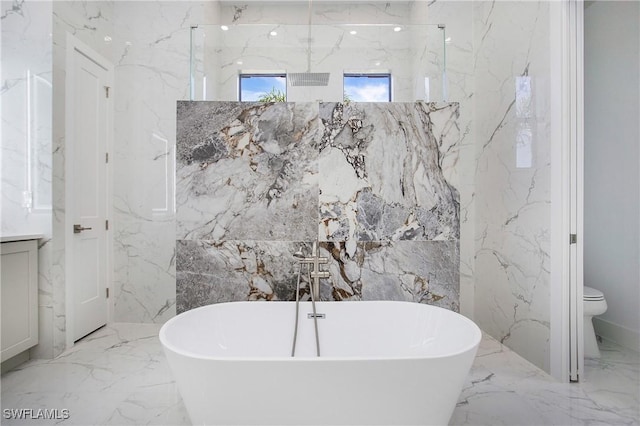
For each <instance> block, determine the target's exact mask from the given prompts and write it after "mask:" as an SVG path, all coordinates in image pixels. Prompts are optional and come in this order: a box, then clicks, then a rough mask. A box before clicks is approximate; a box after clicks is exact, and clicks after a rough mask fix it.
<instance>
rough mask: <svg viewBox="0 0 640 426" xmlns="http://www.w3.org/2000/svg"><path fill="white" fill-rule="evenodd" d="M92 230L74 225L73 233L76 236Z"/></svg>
mask: <svg viewBox="0 0 640 426" xmlns="http://www.w3.org/2000/svg"><path fill="white" fill-rule="evenodd" d="M89 229H91V228H83V227H82V225H73V233H74V234H79V233H81V232H82V231H88V230H89Z"/></svg>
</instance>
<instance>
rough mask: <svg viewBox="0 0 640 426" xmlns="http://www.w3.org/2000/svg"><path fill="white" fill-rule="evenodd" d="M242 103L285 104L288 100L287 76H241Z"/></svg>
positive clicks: (240, 98) (240, 95) (240, 97)
mask: <svg viewBox="0 0 640 426" xmlns="http://www.w3.org/2000/svg"><path fill="white" fill-rule="evenodd" d="M239 80H240V94H239V100H240V101H248V102H255V101H266V102H274V101H279V102H284V101H286V99H287V77H286V75H285V74H240V79H239Z"/></svg>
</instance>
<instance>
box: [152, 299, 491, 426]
mask: <svg viewBox="0 0 640 426" xmlns="http://www.w3.org/2000/svg"><path fill="white" fill-rule="evenodd" d="M316 310H317V313H318V314H325V316H326V317H325V318H323V319H318V329H319V336H320V351H321V353H320V357H319V358H318V357H316V343H315V334H314V327H313V319H309V318H308V313H310V312H311V303H310V302H301V303H300V323H299V326H298V339H297V344H296V346H297V349H296V356H295V357H294V358H291V345H292V340H293V330H294V318H295V302H232V303H221V304H216V305H209V306H204V307H202V308H197V309H193V310H191V311H187V312H184V313H182V314H180V315H178V316H176V317H174V318H172V319H171V320H169V321H167V323H166V324H165V325H164V326H163V327H162V329H161V330H160V341H161V342H162V345H163V347H164V351H165V354H166V356H167V358H168V361H169V366H170V368H171V370H172V372H173V374H174V376H175V379H176V382H177V385H178V389H179V391H180V393H181V395H182V399H183V400H184V404H185V406H186V408H187V411H188V413H189V416H190V417H191V421H192V422H193V423H194V424H198V425H201V424H210V425H431V424H438V425H444V424H447V423H448V421H449V418H450V417H451V414H452V413H453V410H454V408H455V405H456V402H457V399H458V396H459V394H460V391H461V390H462V386H463V384H464V381H465V378H466V376H467V374H468V372H469V369H470V368H471V364H472V363H473V359H474V357H475V354H476V350H477V348H478V344H479V343H480V338H481V333H480V329H479V328H478V327H477V326H476V325H475V324H474V323H473V322H472V321H470V320H468V319H467V318H465V317H463V316H462V315H459V314H457V313H455V312H452V311H448V310H446V309H442V308H437V307H434V306H429V305H424V304H418V303H409V302H318V303H316Z"/></svg>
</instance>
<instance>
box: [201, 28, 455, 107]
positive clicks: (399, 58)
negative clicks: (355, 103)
mask: <svg viewBox="0 0 640 426" xmlns="http://www.w3.org/2000/svg"><path fill="white" fill-rule="evenodd" d="M445 46H446V45H445V30H444V28H439V26H438V25H386V24H385V25H369V24H367V25H362V24H361V25H311V26H308V25H267V24H246V25H229V26H224V25H222V26H221V25H199V26H197V27H193V28H192V30H191V76H190V77H191V100H219V101H237V100H238V94H239V87H238V77H239V75H240V74H289V75H291V74H292V73H306V72H311V73H328V74H329V79H328V83H327V84H326V85H323V86H311V85H302V86H300V85H298V86H292V85H291V81H289V84H287V89H286V95H287V100H288V101H316V100H322V101H326V102H338V101H342V100H343V96H344V87H343V75H344V74H345V73H347V74H354V73H356V74H383V73H389V74H391V78H392V83H391V86H392V101H395V102H413V101H416V100H426V101H442V100H446V87H444V85H445V84H446V78H445V74H446V73H445ZM289 80H290V79H289Z"/></svg>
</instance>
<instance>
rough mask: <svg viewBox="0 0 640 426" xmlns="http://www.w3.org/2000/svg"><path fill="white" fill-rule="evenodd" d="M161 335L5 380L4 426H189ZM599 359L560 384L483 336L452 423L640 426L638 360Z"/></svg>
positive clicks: (91, 349) (134, 338)
mask: <svg viewBox="0 0 640 426" xmlns="http://www.w3.org/2000/svg"><path fill="white" fill-rule="evenodd" d="M159 328H160V326H158V325H153V324H112V325H109V326H107V327H104V328H102V329H100V330H98V331H97V332H95V333H93V334H92V335H90V336H88V337H86V338H85V339H83V340H82V341H81V342H79V343H78V344H77V345H76V346H74V347H73V348H72V349H71V350H69V351H67V352H65V353H63V354H62V355H61V356H60V357H58V358H56V359H54V360H32V361H29V362H27V363H25V364H23V365H22V366H21V367H19V368H18V369H16V370H13V371H10V372H8V373H6V374H4V375H3V376H2V378H1V380H0V386H1V387H2V398H1V407H2V418H1V419H0V423H2V424H3V425H14V424H18V425H25V424H37V425H49V424H63V425H72V424H73V425H143V424H152V425H187V424H189V418H188V416H187V413H186V411H185V408H184V406H183V404H182V401H181V399H180V396H179V394H178V392H177V389H176V386H175V383H174V381H173V379H172V376H171V373H170V371H169V368H168V365H167V362H166V360H165V357H164V354H163V353H162V348H161V345H160V342H159V340H158V337H157V335H158V331H159ZM602 352H603V358H602V359H600V360H587V362H586V367H587V369H586V377H585V380H584V381H583V382H581V383H580V384H565V383H558V382H556V381H554V380H553V379H552V378H551V377H550V376H548V375H547V374H545V373H544V372H542V371H541V370H539V369H538V368H537V367H535V366H533V365H532V364H530V363H529V362H527V361H525V360H524V359H522V358H521V357H520V356H518V355H516V354H515V353H514V352H512V351H510V350H509V349H507V348H505V347H504V346H502V345H500V343H498V342H497V341H496V340H494V339H493V338H491V337H488V336H486V335H485V336H484V338H483V340H482V343H481V346H480V349H479V351H478V355H477V358H476V361H475V363H474V366H473V369H472V371H471V374H470V375H469V378H468V381H467V384H466V386H465V388H464V390H463V392H462V394H461V396H460V400H459V403H458V405H457V407H456V410H455V412H454V414H453V417H452V418H451V422H450V424H452V425H640V408H639V406H640V405H639V402H640V398H639V392H640V381H639V375H640V368H639V362H638V358H639V356H638V354H637V353H634V352H631V351H626V350H623V349H622V348H620V347H618V346H616V345H613V344H610V343H606V342H605V343H604V344H603V346H602ZM19 408H26V409H33V410H34V414H35V413H36V410H37V409H45V408H46V409H49V410H52V409H57V410H58V412H57V414H58V417H59V418H58V419H53V420H45V419H37V420H16V419H9V418H7V411H6V410H7V409H19ZM63 410H68V411H63ZM66 414H68V416H67V415H66ZM64 417H68V418H64Z"/></svg>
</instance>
